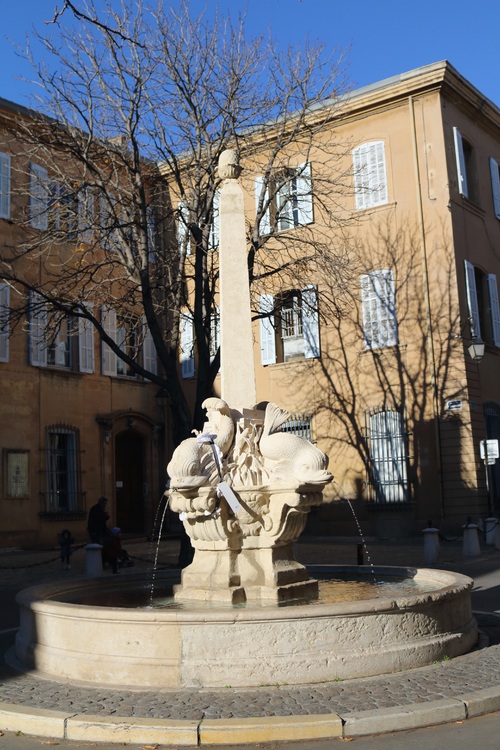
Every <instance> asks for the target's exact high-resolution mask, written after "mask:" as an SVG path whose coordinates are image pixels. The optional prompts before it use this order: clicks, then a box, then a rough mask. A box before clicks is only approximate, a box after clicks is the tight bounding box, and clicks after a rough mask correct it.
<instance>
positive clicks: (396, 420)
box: [365, 409, 410, 503]
mask: <svg viewBox="0 0 500 750" xmlns="http://www.w3.org/2000/svg"><path fill="white" fill-rule="evenodd" d="M365 430H366V435H367V439H368V444H369V449H370V464H369V472H368V473H369V480H370V481H369V483H370V486H371V488H372V491H373V499H374V500H375V502H377V503H401V502H407V501H408V500H409V499H410V497H409V486H408V471H407V464H408V453H407V435H406V432H405V429H404V419H403V415H402V414H401V413H400V412H398V411H394V410H383V409H382V410H377V411H373V412H368V413H367V414H366V415H365Z"/></svg>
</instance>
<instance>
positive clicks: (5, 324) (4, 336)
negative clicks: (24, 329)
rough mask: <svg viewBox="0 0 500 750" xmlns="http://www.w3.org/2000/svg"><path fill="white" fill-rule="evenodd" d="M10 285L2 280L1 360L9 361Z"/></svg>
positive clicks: (0, 292) (0, 303) (0, 305)
mask: <svg viewBox="0 0 500 750" xmlns="http://www.w3.org/2000/svg"><path fill="white" fill-rule="evenodd" d="M9 324H10V286H9V285H8V284H7V283H6V282H4V281H0V362H8V361H9V336H10V325H9Z"/></svg>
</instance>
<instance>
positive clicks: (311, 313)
mask: <svg viewBox="0 0 500 750" xmlns="http://www.w3.org/2000/svg"><path fill="white" fill-rule="evenodd" d="M302 330H303V335H304V357H305V358H306V359H312V358H313V357H319V356H320V348H319V313H318V291H317V287H316V286H314V285H311V286H307V287H306V288H305V289H303V290H302Z"/></svg>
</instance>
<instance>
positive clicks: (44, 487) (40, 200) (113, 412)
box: [0, 100, 166, 546]
mask: <svg viewBox="0 0 500 750" xmlns="http://www.w3.org/2000/svg"><path fill="white" fill-rule="evenodd" d="M28 115H29V113H28V111H27V110H24V109H22V108H20V107H17V106H16V105H14V104H12V103H10V102H7V101H4V100H0V244H1V250H2V258H5V257H6V254H7V252H8V249H9V248H11V247H18V248H19V247H22V243H24V242H26V236H27V232H30V231H32V232H36V231H37V230H39V229H44V222H47V221H56V220H57V221H61V222H62V221H63V218H62V214H60V213H58V214H57V217H56V218H55V216H56V215H55V214H51V213H50V211H47V210H46V209H47V203H48V202H50V201H52V202H53V204H54V211H56V210H57V211H59V210H60V205H59V203H58V202H55V201H53V193H52V191H51V185H50V182H49V180H48V177H49V176H48V175H47V169H46V168H44V167H42V166H40V165H38V164H37V163H36V162H35V161H34V160H33V158H30V153H29V150H28V148H27V147H26V146H25V145H23V144H21V142H20V141H17V140H16V138H15V137H12V132H11V133H10V134H9V133H8V132H7V128H8V127H12V124H13V122H14V123H15V122H16V118H22V117H26V116H28ZM37 188H39V189H37ZM75 231H78V232H79V233H80V231H81V232H84V231H86V229H85V228H82V227H78V228H77V229H76V230H75ZM74 240H75V237H73V239H72V241H68V244H67V246H66V245H64V244H63V245H61V247H59V248H58V250H57V252H58V253H59V256H58V258H59V259H62V260H63V261H65V262H66V261H69V260H70V259H71V255H72V253H75V252H78V243H77V244H76V245H75V241H74ZM37 257H38V260H37ZM27 262H28V263H29V268H28V272H29V275H30V278H31V279H32V280H33V281H34V282H35V284H40V283H41V282H42V281H43V280H44V278H45V276H46V275H47V273H48V263H49V262H50V258H49V260H47V256H46V255H45V256H44V255H43V254H42V253H40V254H39V255H38V256H37V254H36V253H32V254H31V256H30V259H29V261H27ZM0 304H1V308H2V317H1V325H0V386H1V392H2V398H1V400H0V424H1V430H0V452H1V470H0V472H1V473H0V476H1V485H0V508H1V511H0V545H1V546H10V545H15V544H28V545H29V544H48V545H53V544H56V543H57V535H58V533H60V531H61V530H62V529H64V528H69V529H70V530H71V531H72V533H73V535H74V537H75V539H76V540H77V541H79V542H82V541H85V540H86V539H87V534H86V519H87V513H88V510H89V508H90V507H91V506H92V505H93V504H94V503H95V502H96V501H97V499H98V498H99V496H101V495H104V496H106V497H107V498H108V500H109V503H108V511H109V514H110V521H109V523H110V524H111V525H115V524H116V525H118V526H120V527H121V528H122V529H123V531H124V532H135V533H144V534H150V533H151V528H152V523H153V514H154V512H155V509H156V507H157V505H158V502H159V500H160V498H161V494H162V491H163V487H164V481H165V471H164V466H165V461H166V458H165V455H164V450H163V445H164V419H165V413H164V410H163V408H162V407H161V405H159V404H158V403H157V400H156V399H155V395H156V393H157V391H158V387H157V386H155V385H153V384H152V383H150V382H148V381H146V380H144V379H143V378H141V377H138V376H135V375H134V374H133V373H132V372H131V371H130V369H129V368H127V366H126V365H125V364H124V363H123V362H122V361H121V360H119V359H118V358H117V357H116V356H115V355H114V354H113V352H112V351H111V349H110V348H109V347H107V346H106V345H105V344H102V343H101V341H100V339H99V337H98V336H97V334H96V333H95V332H94V329H93V328H92V326H91V325H89V324H88V323H87V322H85V321H83V320H81V319H80V320H79V319H70V318H65V319H64V320H63V321H62V322H61V323H60V326H59V328H55V327H54V326H53V325H51V322H50V320H49V311H48V310H47V308H46V307H45V306H44V304H43V301H42V300H41V298H37V296H36V295H33V294H32V295H31V299H30V311H29V314H28V315H24V314H23V316H22V317H21V320H17V315H16V312H17V310H18V309H19V307H20V306H21V305H24V301H23V300H22V299H21V298H20V296H19V295H18V294H17V293H16V291H14V288H11V287H10V286H9V285H8V284H7V283H6V282H5V280H4V279H2V278H1V272H0ZM99 314H101V313H99ZM103 314H104V313H103ZM103 324H104V318H103ZM106 326H107V330H108V331H109V332H111V334H112V336H113V337H117V338H115V340H118V339H119V337H120V336H121V335H122V334H123V340H124V341H125V334H124V333H123V330H122V323H121V322H120V320H119V318H118V316H117V315H115V314H114V313H111V311H108V312H107V317H106ZM136 354H137V356H138V357H139V358H140V361H141V362H144V363H146V360H147V359H148V358H149V360H152V359H154V352H152V351H151V347H150V346H149V341H148V340H144V341H143V342H142V343H141V344H140V345H138V346H137V353H136ZM148 366H149V367H154V366H155V365H154V363H153V362H152V361H149V363H148Z"/></svg>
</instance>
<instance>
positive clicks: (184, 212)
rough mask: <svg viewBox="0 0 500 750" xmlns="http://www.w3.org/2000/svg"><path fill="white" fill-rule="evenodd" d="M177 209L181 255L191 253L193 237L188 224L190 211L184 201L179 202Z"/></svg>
mask: <svg viewBox="0 0 500 750" xmlns="http://www.w3.org/2000/svg"><path fill="white" fill-rule="evenodd" d="M177 209H178V214H177V245H178V247H179V253H180V254H181V255H182V254H186V255H191V238H190V236H189V229H188V226H187V222H188V219H189V211H188V209H187V206H185V205H184V203H179V204H178V206H177Z"/></svg>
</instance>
